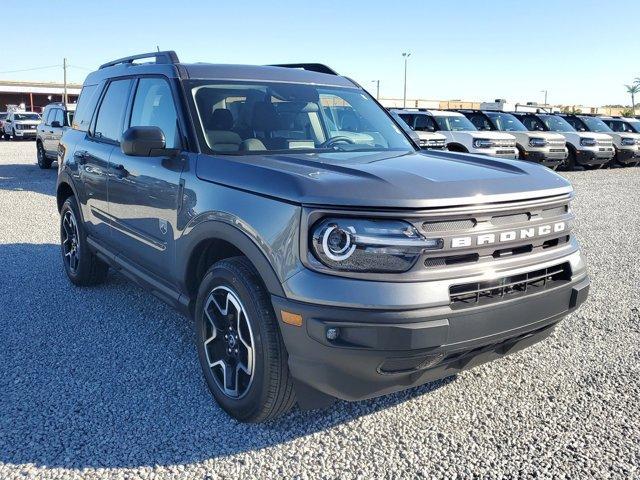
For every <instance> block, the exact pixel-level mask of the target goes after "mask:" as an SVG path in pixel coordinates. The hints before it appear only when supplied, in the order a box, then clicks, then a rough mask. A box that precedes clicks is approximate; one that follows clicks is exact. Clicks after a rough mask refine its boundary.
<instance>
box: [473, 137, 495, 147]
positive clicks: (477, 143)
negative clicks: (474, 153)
mask: <svg viewBox="0 0 640 480" xmlns="http://www.w3.org/2000/svg"><path fill="white" fill-rule="evenodd" d="M491 147H493V142H492V141H491V140H489V139H487V138H476V139H475V140H474V141H473V148H491Z"/></svg>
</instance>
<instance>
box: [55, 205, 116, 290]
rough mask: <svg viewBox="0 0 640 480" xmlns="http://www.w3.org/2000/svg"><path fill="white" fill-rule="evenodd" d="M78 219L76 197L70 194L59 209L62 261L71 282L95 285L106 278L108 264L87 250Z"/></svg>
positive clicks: (85, 238)
mask: <svg viewBox="0 0 640 480" xmlns="http://www.w3.org/2000/svg"><path fill="white" fill-rule="evenodd" d="M79 219H80V213H79V212H78V206H77V204H76V199H75V197H73V196H71V197H69V198H67V200H66V201H65V202H64V205H62V209H61V210H60V250H61V253H62V263H63V265H64V269H65V272H66V273H67V276H68V277H69V280H71V282H72V283H73V284H75V285H78V286H81V287H84V286H90V285H97V284H99V283H102V282H104V280H105V279H106V278H107V273H108V271H109V266H108V265H107V264H106V263H104V262H103V261H102V260H100V259H99V258H98V257H97V256H96V255H95V254H94V253H93V252H92V251H91V250H89V245H88V243H87V236H86V233H85V232H84V229H83V227H82V223H81V222H80V221H79Z"/></svg>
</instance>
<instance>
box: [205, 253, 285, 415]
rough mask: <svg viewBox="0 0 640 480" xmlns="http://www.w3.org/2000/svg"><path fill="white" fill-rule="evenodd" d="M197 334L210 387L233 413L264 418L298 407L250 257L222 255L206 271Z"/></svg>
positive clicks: (276, 329) (272, 318)
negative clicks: (222, 257)
mask: <svg viewBox="0 0 640 480" xmlns="http://www.w3.org/2000/svg"><path fill="white" fill-rule="evenodd" d="M196 338H197V342H198V357H199V359H200V365H201V366H202V370H203V373H204V377H205V380H206V382H207V385H208V387H209V390H210V391H211V393H212V395H213V396H214V398H215V399H216V401H217V402H218V404H219V405H220V406H221V407H222V408H223V409H224V410H225V411H226V412H227V413H228V414H229V415H231V416H232V417H234V418H236V419H237V420H240V421H242V422H262V421H266V420H270V419H272V418H275V417H277V416H279V415H281V414H283V413H285V412H286V411H288V410H289V409H290V408H291V407H292V406H293V404H294V402H295V395H294V390H293V379H292V378H291V374H290V373H289V368H288V366H287V351H286V348H285V346H284V342H283V340H282V337H281V335H280V331H279V327H278V323H277V320H276V317H275V314H274V312H273V307H272V305H271V300H270V298H269V295H268V292H267V290H266V288H265V287H264V286H263V283H262V280H261V279H260V277H259V276H258V273H257V272H256V271H255V269H254V267H253V266H252V265H251V263H250V262H249V261H248V260H247V259H246V258H244V257H234V258H230V259H226V260H222V261H220V262H218V263H216V264H215V265H213V267H211V268H210V269H209V271H208V272H207V273H206V275H205V276H204V278H203V280H202V283H201V285H200V290H199V292H198V299H197V303H196Z"/></svg>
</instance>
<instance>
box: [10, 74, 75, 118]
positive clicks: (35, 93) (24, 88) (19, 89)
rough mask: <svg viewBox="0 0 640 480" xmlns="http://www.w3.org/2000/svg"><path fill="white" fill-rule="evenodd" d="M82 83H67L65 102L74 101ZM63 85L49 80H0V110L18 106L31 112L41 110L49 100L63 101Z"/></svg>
mask: <svg viewBox="0 0 640 480" xmlns="http://www.w3.org/2000/svg"><path fill="white" fill-rule="evenodd" d="M81 89H82V85H77V84H69V83H68V84H67V102H68V103H76V102H77V101H78V95H80V90H81ZM63 97H64V85H63V84H61V83H49V82H22V81H13V80H0V111H5V110H7V109H8V107H9V106H18V107H19V108H20V109H24V110H27V111H31V112H42V110H43V109H44V107H45V106H46V105H47V104H49V103H51V102H62V101H64V99H63Z"/></svg>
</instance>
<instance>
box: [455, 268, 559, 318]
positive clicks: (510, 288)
mask: <svg viewBox="0 0 640 480" xmlns="http://www.w3.org/2000/svg"><path fill="white" fill-rule="evenodd" d="M570 281H571V266H570V265H569V263H563V264H560V265H556V266H553V267H548V268H543V269H540V270H534V271H532V272H527V273H523V274H520V275H513V276H510V277H503V278H499V279H497V280H492V281H490V282H475V283H465V284H462V285H453V286H451V287H450V288H449V301H450V305H451V308H453V309H460V308H467V307H473V306H477V305H485V304H489V303H494V302H498V301H501V300H507V299H511V298H515V297H518V296H525V295H530V294H533V293H537V292H540V291H542V290H545V289H549V288H555V287H558V286H560V285H563V284H565V283H568V282H570Z"/></svg>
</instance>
